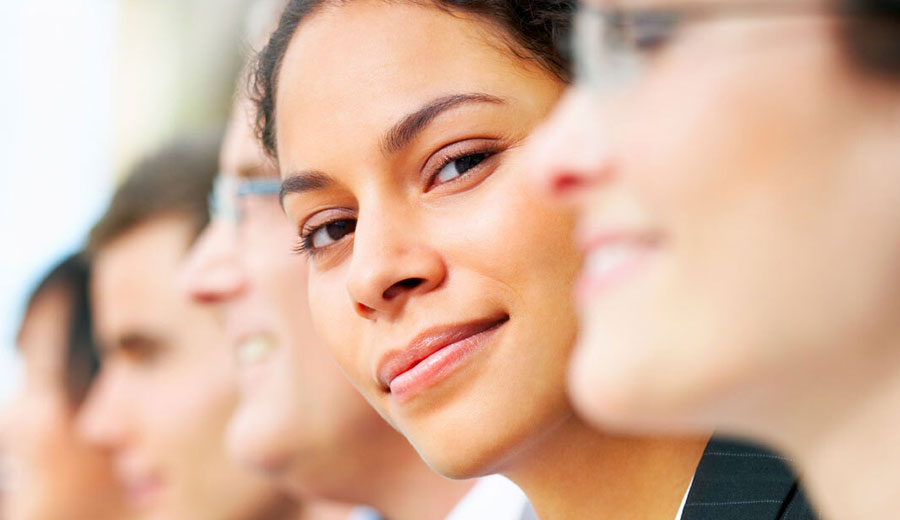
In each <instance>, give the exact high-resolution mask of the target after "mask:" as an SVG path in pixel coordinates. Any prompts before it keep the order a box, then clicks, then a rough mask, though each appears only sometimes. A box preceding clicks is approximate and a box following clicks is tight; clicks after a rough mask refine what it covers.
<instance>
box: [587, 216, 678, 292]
mask: <svg viewBox="0 0 900 520" xmlns="http://www.w3.org/2000/svg"><path fill="white" fill-rule="evenodd" d="M579 242H580V244H579V245H580V248H581V251H582V254H583V255H584V261H583V264H582V267H581V274H580V275H579V278H578V284H577V293H578V297H579V299H580V300H587V299H589V298H591V297H595V296H597V295H598V294H600V293H603V292H605V291H606V290H607V289H609V288H610V287H612V286H613V285H615V284H617V283H619V282H621V281H622V280H624V279H625V278H628V277H629V276H630V275H632V274H634V273H636V272H638V271H640V270H641V268H642V267H643V266H644V265H645V264H646V263H647V261H648V260H650V259H651V257H652V256H653V255H654V254H655V253H657V252H658V250H659V248H660V242H661V241H660V238H659V236H658V235H657V234H655V233H650V232H618V231H617V232H599V233H598V232H594V233H590V234H587V235H585V237H584V238H583V239H582V240H580V241H579Z"/></svg>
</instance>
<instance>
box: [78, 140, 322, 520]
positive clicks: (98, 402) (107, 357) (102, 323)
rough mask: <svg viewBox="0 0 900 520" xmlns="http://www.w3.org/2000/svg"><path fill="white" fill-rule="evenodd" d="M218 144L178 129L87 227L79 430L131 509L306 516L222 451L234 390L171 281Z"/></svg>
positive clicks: (162, 513) (196, 315)
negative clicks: (89, 362)
mask: <svg viewBox="0 0 900 520" xmlns="http://www.w3.org/2000/svg"><path fill="white" fill-rule="evenodd" d="M218 144H219V141H218V139H210V138H196V139H184V140H181V141H178V142H176V143H175V144H174V145H172V146H170V147H168V148H164V149H163V150H161V151H160V152H158V153H156V154H154V155H152V156H151V157H149V158H148V159H146V160H144V161H143V162H141V163H140V164H138V166H137V167H136V168H135V169H134V170H133V172H132V173H131V175H130V176H129V177H128V178H127V179H126V180H125V181H124V183H123V184H122V185H121V186H120V187H119V188H118V190H117V191H116V193H115V195H114V196H113V199H112V201H111V203H110V205H109V208H108V209H107V211H106V213H105V214H104V215H103V216H102V218H101V219H100V220H99V221H98V222H97V224H96V225H95V226H94V228H93V229H92V231H91V234H90V238H89V243H88V250H89V252H90V254H91V256H92V261H93V265H92V280H91V296H92V298H91V300H92V304H93V308H94V324H95V330H96V337H97V340H98V344H99V347H100V352H101V353H102V363H101V368H100V373H99V375H98V378H97V380H96V382H95V383H94V385H93V386H92V388H91V391H90V393H89V394H88V398H87V401H86V403H85V409H84V411H83V413H82V416H81V417H80V423H79V426H80V431H81V432H82V434H83V435H84V436H85V437H86V438H87V439H88V440H90V441H91V442H93V443H94V444H95V445H97V446H100V447H102V448H104V449H105V450H107V451H108V452H109V453H110V454H111V455H112V458H113V466H114V469H115V471H116V474H117V476H118V477H119V479H120V481H121V483H122V485H123V487H124V489H125V493H126V498H127V499H128V501H129V503H130V504H131V505H132V506H133V507H134V508H135V509H137V510H138V512H139V513H140V514H141V518H148V519H159V520H163V519H165V520H251V519H252V520H282V519H295V518H310V517H309V516H305V515H304V513H305V511H303V510H302V509H301V508H300V507H299V506H298V505H297V504H296V503H295V502H294V501H292V500H290V499H288V498H287V497H286V496H285V495H284V494H282V493H281V492H280V491H279V490H277V489H276V488H275V487H274V486H272V485H271V484H269V483H268V482H266V481H265V480H264V479H261V478H259V477H257V476H256V475H255V474H253V473H251V472H249V471H246V470H245V469H243V468H242V467H240V466H239V465H238V464H236V463H234V462H233V461H232V460H231V459H230V458H229V457H228V456H227V454H226V451H225V448H224V440H223V437H224V432H225V425H226V423H227V420H228V418H229V417H230V415H231V413H232V410H233V408H234V404H235V401H236V398H237V387H236V384H235V373H234V363H233V359H232V357H231V356H230V355H229V353H228V351H227V350H226V349H225V348H223V346H224V344H225V338H224V335H223V331H222V328H221V326H220V324H219V323H218V322H217V320H216V317H215V316H214V315H213V313H211V312H210V311H209V309H206V308H204V307H202V306H199V305H196V304H195V303H193V302H191V301H190V300H189V299H188V298H187V297H186V296H185V295H184V294H183V293H182V292H181V291H180V290H179V286H178V282H177V273H178V270H179V269H180V266H181V264H182V261H183V259H184V255H185V253H186V252H187V250H188V248H189V247H190V245H191V243H192V241H193V240H194V238H195V237H196V236H197V234H198V233H199V232H200V230H201V229H202V228H203V226H204V225H205V224H206V221H207V218H208V217H207V215H208V209H207V205H206V197H207V193H208V191H209V189H210V187H211V186H212V180H213V177H214V175H215V172H216V152H217V150H218ZM336 517H337V516H316V517H314V518H336Z"/></svg>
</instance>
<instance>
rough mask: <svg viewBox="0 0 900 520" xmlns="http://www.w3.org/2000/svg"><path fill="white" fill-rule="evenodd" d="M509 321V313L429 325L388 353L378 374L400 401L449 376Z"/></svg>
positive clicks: (397, 400)
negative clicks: (404, 344) (401, 346)
mask: <svg viewBox="0 0 900 520" xmlns="http://www.w3.org/2000/svg"><path fill="white" fill-rule="evenodd" d="M508 321H509V315H508V314H503V315H502V316H499V317H493V318H488V319H482V320H477V321H470V322H467V323H459V324H453V325H443V326H438V327H433V328H430V329H428V330H426V331H424V332H422V333H421V334H419V335H418V336H416V337H415V338H413V340H412V341H411V342H410V343H409V345H408V346H407V347H406V348H405V349H401V350H394V351H391V352H388V353H387V354H385V355H384V356H383V357H382V358H381V361H380V362H379V363H378V369H377V377H378V381H379V383H381V386H382V388H384V389H386V390H388V391H389V392H390V394H391V397H392V398H393V399H394V400H395V401H396V402H398V403H404V402H406V401H409V400H410V399H412V398H413V397H415V396H416V395H418V394H419V393H421V392H422V391H423V390H425V389H426V388H428V387H430V386H432V385H435V384H437V383H438V382H439V381H441V380H443V379H445V378H446V377H449V376H450V374H452V373H453V372H454V371H455V370H456V369H458V368H459V367H460V366H462V365H463V364H465V363H466V361H468V360H469V359H470V358H471V357H472V356H474V355H475V353H476V352H478V351H480V350H481V348H482V347H484V346H485V345H486V344H487V343H488V342H489V341H490V340H491V338H493V337H494V335H495V334H496V333H497V332H498V331H499V329H500V328H502V327H503V325H505V324H506V323H507V322H508Z"/></svg>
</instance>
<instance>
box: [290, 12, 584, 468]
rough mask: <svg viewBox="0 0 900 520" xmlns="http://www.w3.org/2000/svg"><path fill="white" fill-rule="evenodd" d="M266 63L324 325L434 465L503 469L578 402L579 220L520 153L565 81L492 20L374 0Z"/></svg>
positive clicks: (326, 17) (327, 20)
mask: <svg viewBox="0 0 900 520" xmlns="http://www.w3.org/2000/svg"><path fill="white" fill-rule="evenodd" d="M398 27H402V28H403V30H402V31H398V30H397V28H398ZM335 55H339V56H341V57H342V58H341V59H340V60H335V59H333V58H331V57H333V56H335ZM277 81H278V92H277V99H276V105H277V109H276V113H277V121H276V131H277V135H278V143H279V144H278V157H279V166H280V168H281V171H282V174H283V177H284V179H285V189H286V195H285V197H284V208H285V211H286V213H287V215H288V218H289V220H290V222H291V225H292V227H293V229H294V232H295V233H296V234H297V235H299V237H300V241H301V249H302V250H303V251H305V252H306V253H307V254H308V255H309V257H310V275H309V277H310V279H309V293H310V302H311V308H312V313H313V318H314V321H315V324H316V326H317V329H318V330H319V332H320V333H321V334H322V336H323V338H324V339H325V342H326V344H327V345H328V347H329V348H330V349H331V350H332V352H333V353H334V354H335V356H336V358H337V359H338V362H339V363H340V364H341V366H342V368H343V369H344V370H345V371H346V373H347V374H348V375H349V377H350V378H351V379H352V380H353V382H354V384H355V385H356V386H357V387H358V388H359V389H360V390H361V391H362V392H363V394H364V395H365V396H366V398H367V399H368V400H369V401H370V402H371V403H372V404H373V405H374V406H375V407H376V408H377V409H378V410H379V412H381V413H382V415H384V416H385V417H387V418H388V419H389V420H390V421H391V422H392V423H393V424H394V425H395V426H396V427H397V428H398V429H399V430H400V431H402V432H403V433H404V434H405V435H406V436H407V437H408V438H409V439H410V440H411V441H412V443H413V444H414V445H415V447H416V448H417V449H418V451H419V453H420V454H421V455H422V456H423V458H424V459H425V460H426V461H427V462H428V463H429V464H430V465H431V466H432V467H434V468H435V469H437V470H438V471H439V472H441V473H443V474H445V475H448V476H452V477H472V476H477V475H483V474H487V473H492V472H496V471H498V470H503V469H507V468H508V465H509V464H512V463H513V462H512V460H517V459H518V456H519V455H521V454H522V453H523V452H525V451H527V447H528V446H529V443H530V442H532V441H533V440H535V439H538V438H541V437H542V436H544V435H546V434H548V433H550V432H552V431H554V429H555V428H556V427H558V426H559V425H560V424H561V423H563V422H564V421H566V420H567V419H568V418H570V416H571V414H570V409H569V407H568V405H567V404H566V398H565V393H564V375H565V360H566V357H567V355H568V352H569V348H570V345H571V344H572V341H573V340H574V333H575V319H574V311H573V308H572V306H571V304H570V303H569V293H570V291H571V289H572V285H571V284H572V281H573V278H574V275H575V271H576V269H577V266H578V257H577V255H576V254H575V248H574V246H573V245H572V239H573V237H572V235H571V231H572V228H573V225H572V221H571V219H570V216H569V213H568V212H567V211H564V210H560V209H558V208H556V207H554V205H551V204H548V203H546V202H544V201H543V200H542V198H541V197H539V196H537V194H536V193H534V192H533V191H532V190H531V189H530V186H529V185H528V179H527V177H526V171H527V164H523V163H522V162H521V154H520V147H521V145H522V144H523V143H524V142H525V140H526V138H527V136H528V133H529V131H530V130H531V128H532V127H533V126H534V125H536V124H537V123H538V122H539V121H540V120H541V119H542V118H543V117H544V116H545V115H546V114H547V113H548V112H549V110H550V108H551V107H552V105H553V103H554V102H555V101H556V99H557V96H558V95H559V93H560V92H561V90H562V88H563V85H562V83H561V82H560V81H559V80H557V79H556V78H555V77H554V76H552V75H551V74H550V73H548V72H546V71H545V70H544V69H542V68H540V67H539V66H537V65H536V64H535V63H534V62H533V61H529V60H525V59H521V58H518V57H517V56H516V55H515V53H513V52H512V51H511V50H510V48H509V43H508V41H507V40H506V39H504V38H501V34H500V32H499V31H498V29H497V28H496V27H495V26H494V25H491V24H489V23H486V22H483V21H481V20H478V19H475V18H473V17H471V16H469V15H466V14H463V13H453V14H449V13H447V12H445V11H443V10H441V9H436V8H434V7H432V6H428V5H420V4H418V3H414V2H408V3H407V2H402V3H384V2H380V1H356V2H349V3H346V4H339V5H336V6H329V7H328V8H326V9H324V10H322V11H319V12H317V13H315V14H314V15H312V16H311V17H309V18H308V19H306V20H305V21H304V22H303V23H301V25H300V27H299V29H298V31H297V32H296V34H295V35H294V37H293V40H292V42H291V43H290V46H289V47H288V49H287V53H286V55H285V57H284V61H283V66H282V68H281V73H280V75H279V77H278V80H277ZM334 107H340V110H335V108H334Z"/></svg>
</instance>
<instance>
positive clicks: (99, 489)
mask: <svg viewBox="0 0 900 520" xmlns="http://www.w3.org/2000/svg"><path fill="white" fill-rule="evenodd" d="M16 344H17V346H18V349H19V354H20V355H21V356H22V358H23V361H24V365H25V378H24V381H23V385H22V387H21V389H20V392H19V394H18V396H17V398H16V399H15V401H13V403H12V404H11V406H10V408H9V409H8V410H6V413H5V414H4V418H3V424H2V427H0V432H2V435H3V448H4V452H5V455H6V457H8V459H9V461H8V462H9V463H10V465H11V467H10V468H9V472H10V474H9V475H7V476H8V477H9V478H10V479H11V482H9V487H10V489H9V490H8V491H9V493H8V495H7V496H5V497H4V501H3V504H2V507H0V518H3V519H4V520H66V519H71V518H79V519H80V518H90V519H92V520H121V519H123V518H126V517H127V513H126V511H125V509H124V507H123V503H122V500H121V492H120V489H119V488H118V486H117V485H116V483H115V480H114V478H113V477H112V473H111V471H110V467H109V460H108V459H107V458H106V457H104V456H103V454H102V453H101V452H100V451H99V450H97V449H96V448H94V447H90V446H88V445H86V444H85V443H84V442H83V441H81V440H80V439H79V438H78V437H77V435H76V434H75V428H74V423H75V418H76V416H77V414H78V413H79V409H80V407H81V404H82V402H83V399H84V396H85V393H86V391H87V389H88V386H89V384H90V382H91V379H92V378H93V376H94V374H95V372H96V369H97V356H96V351H95V349H94V345H93V343H92V334H91V315H90V308H89V306H88V266H87V264H86V263H85V262H84V260H83V259H82V258H81V257H79V256H77V255H72V256H69V257H67V258H66V259H64V260H63V261H62V262H60V263H59V264H57V265H56V266H55V267H54V268H53V269H51V270H50V272H49V273H48V274H47V275H46V276H45V277H44V278H43V279H42V280H41V282H39V283H38V285H37V287H36V288H35V289H34V291H33V292H32V294H31V296H30V298H29V300H28V304H27V305H26V307H25V317H24V319H23V320H22V324H21V326H20V328H19V333H18V336H17V338H16Z"/></svg>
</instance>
